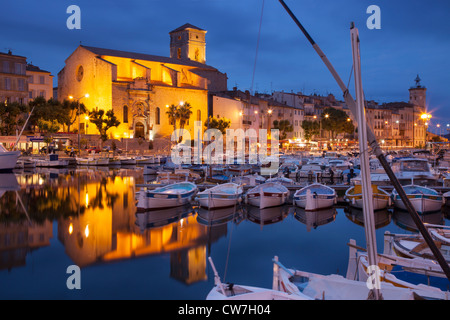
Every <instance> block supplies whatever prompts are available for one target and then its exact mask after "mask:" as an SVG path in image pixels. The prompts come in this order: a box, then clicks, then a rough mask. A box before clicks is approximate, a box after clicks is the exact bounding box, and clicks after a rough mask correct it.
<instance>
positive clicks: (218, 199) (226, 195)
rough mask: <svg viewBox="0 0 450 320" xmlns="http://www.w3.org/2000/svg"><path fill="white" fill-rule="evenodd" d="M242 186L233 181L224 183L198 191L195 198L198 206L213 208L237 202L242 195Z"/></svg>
mask: <svg viewBox="0 0 450 320" xmlns="http://www.w3.org/2000/svg"><path fill="white" fill-rule="evenodd" d="M242 193H243V190H242V187H241V186H240V185H238V184H235V183H225V184H220V185H218V186H215V187H212V188H209V189H206V190H205V191H202V192H199V193H198V194H197V197H196V198H195V200H198V202H199V203H200V206H202V207H205V208H209V209H213V208H222V207H230V206H234V205H236V204H238V203H239V202H240V201H241V197H242Z"/></svg>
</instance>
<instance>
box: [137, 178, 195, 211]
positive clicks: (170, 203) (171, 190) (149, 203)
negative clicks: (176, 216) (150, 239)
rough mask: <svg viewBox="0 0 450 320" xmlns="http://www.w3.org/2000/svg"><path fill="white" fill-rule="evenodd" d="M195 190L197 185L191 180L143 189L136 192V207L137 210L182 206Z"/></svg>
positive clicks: (193, 194) (187, 201)
mask: <svg viewBox="0 0 450 320" xmlns="http://www.w3.org/2000/svg"><path fill="white" fill-rule="evenodd" d="M197 191H198V189H197V186H196V185H195V184H193V183H191V182H179V183H173V184H170V185H168V186H165V187H160V188H156V189H153V190H149V189H147V190H145V189H143V190H140V191H139V194H138V204H137V209H138V212H139V211H146V210H149V209H156V208H170V207H178V206H182V205H185V204H187V203H189V202H190V201H191V200H192V199H193V197H194V196H195V194H196V193H197Z"/></svg>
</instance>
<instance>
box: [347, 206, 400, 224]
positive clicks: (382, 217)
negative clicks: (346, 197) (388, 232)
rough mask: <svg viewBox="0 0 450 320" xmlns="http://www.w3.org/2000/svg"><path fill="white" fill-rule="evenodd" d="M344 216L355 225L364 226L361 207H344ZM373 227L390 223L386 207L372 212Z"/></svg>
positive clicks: (389, 213)
mask: <svg viewBox="0 0 450 320" xmlns="http://www.w3.org/2000/svg"><path fill="white" fill-rule="evenodd" d="M344 212H345V216H346V217H347V218H348V219H349V220H350V221H352V222H353V223H356V224H357V225H360V226H364V212H363V210H361V209H358V208H354V207H350V206H349V207H346V208H345V209H344ZM374 220H375V229H379V228H382V227H385V226H387V225H388V224H389V223H391V212H390V211H389V210H388V209H383V210H377V211H375V212H374Z"/></svg>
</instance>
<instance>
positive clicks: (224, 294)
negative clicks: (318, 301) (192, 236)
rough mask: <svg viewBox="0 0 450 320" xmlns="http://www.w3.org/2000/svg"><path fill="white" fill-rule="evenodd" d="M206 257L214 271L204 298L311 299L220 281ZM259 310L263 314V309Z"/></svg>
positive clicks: (301, 295)
mask: <svg viewBox="0 0 450 320" xmlns="http://www.w3.org/2000/svg"><path fill="white" fill-rule="evenodd" d="M208 259H209V262H210V264H211V267H212V269H213V272H214V287H213V288H212V289H211V291H210V292H209V293H208V295H207V297H206V300H312V299H311V298H309V297H307V296H305V295H303V294H289V293H285V292H282V291H279V290H273V289H268V288H261V287H253V286H246V285H238V284H229V283H222V282H221V280H220V277H219V275H218V273H217V270H216V268H215V266H214V264H213V262H212V260H211V257H209V258H208ZM266 311H267V310H266ZM260 312H261V314H263V312H264V309H263V310H260Z"/></svg>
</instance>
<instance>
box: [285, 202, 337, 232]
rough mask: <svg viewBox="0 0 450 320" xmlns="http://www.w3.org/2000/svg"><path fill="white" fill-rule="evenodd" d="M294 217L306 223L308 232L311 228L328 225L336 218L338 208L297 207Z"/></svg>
mask: <svg viewBox="0 0 450 320" xmlns="http://www.w3.org/2000/svg"><path fill="white" fill-rule="evenodd" d="M294 211H295V212H294V218H295V219H297V220H298V221H300V222H301V223H303V224H305V225H306V230H307V231H308V232H310V231H311V229H316V228H317V227H320V226H323V225H326V224H328V223H330V222H333V221H334V220H336V215H337V210H336V208H326V209H322V210H317V211H310V210H305V209H302V208H298V207H295V210H294Z"/></svg>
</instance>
